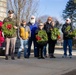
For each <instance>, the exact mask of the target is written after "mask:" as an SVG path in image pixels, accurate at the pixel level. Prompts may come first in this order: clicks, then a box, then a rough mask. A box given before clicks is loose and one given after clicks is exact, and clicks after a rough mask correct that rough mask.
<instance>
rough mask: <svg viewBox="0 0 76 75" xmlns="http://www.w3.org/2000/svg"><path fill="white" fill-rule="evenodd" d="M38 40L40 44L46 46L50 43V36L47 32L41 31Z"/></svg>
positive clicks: (37, 36)
mask: <svg viewBox="0 0 76 75" xmlns="http://www.w3.org/2000/svg"><path fill="white" fill-rule="evenodd" d="M36 40H37V43H38V44H42V45H44V44H46V43H47V41H48V36H47V33H46V31H45V30H39V31H38V34H37V35H36Z"/></svg>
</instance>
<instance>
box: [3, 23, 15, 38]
mask: <svg viewBox="0 0 76 75" xmlns="http://www.w3.org/2000/svg"><path fill="white" fill-rule="evenodd" d="M2 31H3V33H4V35H5V36H6V37H11V36H12V35H13V34H14V32H15V28H14V23H13V22H5V23H4V24H3V26H2Z"/></svg>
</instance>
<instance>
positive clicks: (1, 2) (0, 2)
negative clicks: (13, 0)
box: [0, 0, 7, 21]
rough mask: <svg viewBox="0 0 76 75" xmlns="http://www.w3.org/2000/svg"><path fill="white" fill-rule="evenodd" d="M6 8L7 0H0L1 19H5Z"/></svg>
mask: <svg viewBox="0 0 76 75" xmlns="http://www.w3.org/2000/svg"><path fill="white" fill-rule="evenodd" d="M6 10H7V0H0V20H1V21H3V19H4V18H5V17H6V16H7V14H6Z"/></svg>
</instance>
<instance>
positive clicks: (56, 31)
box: [51, 28, 60, 40]
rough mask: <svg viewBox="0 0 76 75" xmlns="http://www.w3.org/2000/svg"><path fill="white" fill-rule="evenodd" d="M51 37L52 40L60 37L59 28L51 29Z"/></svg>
mask: <svg viewBox="0 0 76 75" xmlns="http://www.w3.org/2000/svg"><path fill="white" fill-rule="evenodd" d="M51 39H52V40H57V39H60V32H59V29H58V28H53V29H51Z"/></svg>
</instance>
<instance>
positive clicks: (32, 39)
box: [27, 38, 38, 57]
mask: <svg viewBox="0 0 76 75" xmlns="http://www.w3.org/2000/svg"><path fill="white" fill-rule="evenodd" d="M32 42H33V45H34V56H35V57H37V56H38V54H37V53H38V52H37V43H36V39H35V38H29V40H28V50H27V53H28V54H27V56H28V57H29V56H30V53H31V45H32Z"/></svg>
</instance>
